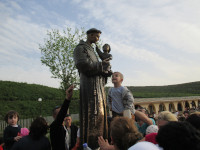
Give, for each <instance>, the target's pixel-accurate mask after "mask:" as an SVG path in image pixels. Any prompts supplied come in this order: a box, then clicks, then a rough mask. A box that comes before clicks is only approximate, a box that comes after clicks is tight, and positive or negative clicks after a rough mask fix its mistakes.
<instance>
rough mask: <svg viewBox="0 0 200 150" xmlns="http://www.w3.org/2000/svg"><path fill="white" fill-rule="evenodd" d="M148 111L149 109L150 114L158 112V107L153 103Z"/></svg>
mask: <svg viewBox="0 0 200 150" xmlns="http://www.w3.org/2000/svg"><path fill="white" fill-rule="evenodd" d="M148 111H149V114H153V113H156V107H155V106H154V105H153V104H149V106H148Z"/></svg>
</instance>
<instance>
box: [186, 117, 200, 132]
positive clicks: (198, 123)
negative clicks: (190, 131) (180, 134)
mask: <svg viewBox="0 0 200 150" xmlns="http://www.w3.org/2000/svg"><path fill="white" fill-rule="evenodd" d="M186 121H187V122H189V123H190V124H191V125H192V126H193V127H195V128H196V129H197V130H199V131H200V115H197V114H192V115H190V116H189V117H188V118H187V119H186Z"/></svg>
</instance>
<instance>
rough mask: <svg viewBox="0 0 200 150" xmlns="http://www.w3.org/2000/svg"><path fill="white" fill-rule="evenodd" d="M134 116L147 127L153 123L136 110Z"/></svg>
mask: <svg viewBox="0 0 200 150" xmlns="http://www.w3.org/2000/svg"><path fill="white" fill-rule="evenodd" d="M135 116H136V117H137V118H139V119H140V120H142V121H143V122H145V123H147V124H148V125H152V124H153V121H152V120H151V119H150V118H149V117H147V116H146V115H145V114H144V113H143V112H140V111H138V110H136V111H135Z"/></svg>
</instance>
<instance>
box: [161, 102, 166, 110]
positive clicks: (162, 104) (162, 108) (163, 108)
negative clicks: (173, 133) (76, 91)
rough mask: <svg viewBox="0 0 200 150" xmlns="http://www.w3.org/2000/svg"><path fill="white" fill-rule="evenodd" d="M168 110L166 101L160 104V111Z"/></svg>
mask: <svg viewBox="0 0 200 150" xmlns="http://www.w3.org/2000/svg"><path fill="white" fill-rule="evenodd" d="M165 110H166V107H165V105H164V103H160V104H159V111H165Z"/></svg>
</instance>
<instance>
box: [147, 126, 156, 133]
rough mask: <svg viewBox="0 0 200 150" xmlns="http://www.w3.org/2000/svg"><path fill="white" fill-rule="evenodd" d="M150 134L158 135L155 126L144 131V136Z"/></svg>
mask: <svg viewBox="0 0 200 150" xmlns="http://www.w3.org/2000/svg"><path fill="white" fill-rule="evenodd" d="M150 133H158V126H157V125H150V126H148V127H147V129H146V135H147V134H150Z"/></svg>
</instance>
